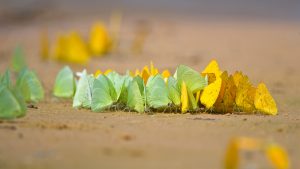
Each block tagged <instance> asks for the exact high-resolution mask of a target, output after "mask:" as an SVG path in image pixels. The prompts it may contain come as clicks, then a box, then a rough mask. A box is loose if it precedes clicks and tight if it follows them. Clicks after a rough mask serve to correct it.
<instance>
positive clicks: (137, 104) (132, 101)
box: [126, 76, 146, 113]
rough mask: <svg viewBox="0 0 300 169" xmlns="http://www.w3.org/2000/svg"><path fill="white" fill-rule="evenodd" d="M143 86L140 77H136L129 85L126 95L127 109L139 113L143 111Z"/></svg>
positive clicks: (144, 101)
mask: <svg viewBox="0 0 300 169" xmlns="http://www.w3.org/2000/svg"><path fill="white" fill-rule="evenodd" d="M145 103H146V99H145V85H144V81H143V79H142V78H141V77H140V76H136V77H134V78H133V80H132V81H131V82H130V83H129V86H128V95H127V104H126V105H127V107H128V108H129V109H131V110H134V111H137V112H139V113H141V112H144V111H145Z"/></svg>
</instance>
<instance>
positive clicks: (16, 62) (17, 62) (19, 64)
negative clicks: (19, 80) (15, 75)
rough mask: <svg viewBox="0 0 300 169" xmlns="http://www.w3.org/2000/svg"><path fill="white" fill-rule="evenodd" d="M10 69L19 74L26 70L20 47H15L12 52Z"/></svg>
mask: <svg viewBox="0 0 300 169" xmlns="http://www.w3.org/2000/svg"><path fill="white" fill-rule="evenodd" d="M11 67H12V69H13V70H14V71H15V72H20V71H21V70H23V69H24V68H26V62H25V58H24V52H23V49H22V47H21V46H19V45H18V46H17V47H16V48H15V50H14V52H13V58H12V63H11Z"/></svg>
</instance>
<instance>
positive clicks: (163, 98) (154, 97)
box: [146, 75, 171, 109]
mask: <svg viewBox="0 0 300 169" xmlns="http://www.w3.org/2000/svg"><path fill="white" fill-rule="evenodd" d="M146 97H147V105H148V106H149V107H150V108H154V109H160V108H166V107H167V106H168V105H169V103H171V100H170V99H169V94H168V88H167V86H166V84H165V81H164V79H163V78H162V77H161V76H160V75H155V76H150V78H149V79H148V83H147V86H146Z"/></svg>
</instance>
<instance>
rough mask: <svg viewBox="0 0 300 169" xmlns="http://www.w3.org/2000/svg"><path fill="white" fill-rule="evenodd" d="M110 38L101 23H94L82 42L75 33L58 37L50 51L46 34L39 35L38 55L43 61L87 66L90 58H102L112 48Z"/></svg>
mask: <svg viewBox="0 0 300 169" xmlns="http://www.w3.org/2000/svg"><path fill="white" fill-rule="evenodd" d="M112 39H113V38H112V36H111V35H110V34H109V32H108V31H107V29H106V27H105V25H104V24H102V23H95V24H94V25H93V26H92V27H91V29H90V32H89V37H88V39H87V40H84V39H83V37H82V36H81V35H80V34H79V33H78V32H76V31H73V32H70V33H69V34H63V35H58V36H57V38H56V41H55V43H54V44H53V47H52V48H51V50H50V43H49V37H48V34H47V32H43V33H42V34H41V39H40V55H41V56H42V57H43V58H44V59H48V58H50V59H54V60H58V61H62V62H68V63H76V64H83V65H84V64H87V63H88V61H89V59H90V57H91V56H103V55H104V54H106V53H108V52H110V51H111V50H112V47H113V40H112Z"/></svg>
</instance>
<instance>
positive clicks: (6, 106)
mask: <svg viewBox="0 0 300 169" xmlns="http://www.w3.org/2000/svg"><path fill="white" fill-rule="evenodd" d="M25 114H26V104H25V101H24V99H23V97H22V95H21V93H20V92H19V91H18V90H17V89H15V90H13V91H12V90H10V89H9V88H8V87H7V86H5V85H3V84H0V119H14V118H18V117H23V116H25Z"/></svg>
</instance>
